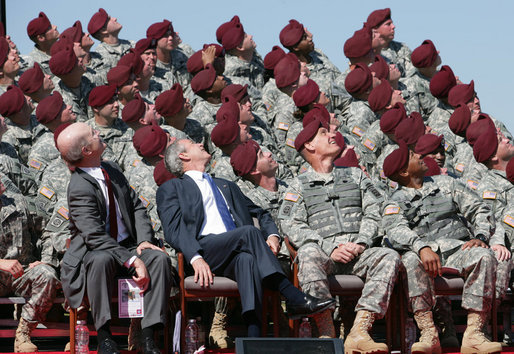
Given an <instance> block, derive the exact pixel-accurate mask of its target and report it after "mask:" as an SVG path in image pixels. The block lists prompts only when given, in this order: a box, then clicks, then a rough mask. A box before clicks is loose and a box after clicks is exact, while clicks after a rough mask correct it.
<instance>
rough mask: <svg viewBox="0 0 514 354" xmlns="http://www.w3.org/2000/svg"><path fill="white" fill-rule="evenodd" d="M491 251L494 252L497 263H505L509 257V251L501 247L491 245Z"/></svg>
mask: <svg viewBox="0 0 514 354" xmlns="http://www.w3.org/2000/svg"><path fill="white" fill-rule="evenodd" d="M491 249H492V250H493V251H494V254H495V255H496V259H497V260H499V261H506V260H508V259H510V257H511V254H510V251H509V250H508V249H507V247H505V246H503V245H492V246H491Z"/></svg>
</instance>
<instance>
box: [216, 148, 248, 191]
mask: <svg viewBox="0 0 514 354" xmlns="http://www.w3.org/2000/svg"><path fill="white" fill-rule="evenodd" d="M208 169H209V172H208V173H210V174H212V175H213V176H214V177H216V178H224V179H226V180H229V181H232V182H236V183H237V181H238V180H239V179H240V178H241V177H239V176H236V174H235V173H234V169H233V168H232V165H231V164H230V156H228V155H227V154H225V153H224V152H223V151H221V150H220V149H219V148H216V150H214V152H213V153H212V158H211V161H210V163H209V165H208Z"/></svg>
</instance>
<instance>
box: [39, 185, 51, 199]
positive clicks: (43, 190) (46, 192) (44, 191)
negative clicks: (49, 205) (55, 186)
mask: <svg viewBox="0 0 514 354" xmlns="http://www.w3.org/2000/svg"><path fill="white" fill-rule="evenodd" d="M39 193H41V194H42V195H44V196H45V197H47V198H48V199H52V197H53V196H54V195H55V192H54V191H53V190H51V189H49V188H46V187H42V188H41V189H40V190H39Z"/></svg>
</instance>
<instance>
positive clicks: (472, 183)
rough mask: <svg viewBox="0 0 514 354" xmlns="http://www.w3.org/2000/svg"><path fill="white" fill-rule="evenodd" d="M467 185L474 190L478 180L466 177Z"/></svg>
mask: <svg viewBox="0 0 514 354" xmlns="http://www.w3.org/2000/svg"><path fill="white" fill-rule="evenodd" d="M468 187H469V188H471V189H473V190H476V189H477V188H478V182H475V181H472V180H470V179H468Z"/></svg>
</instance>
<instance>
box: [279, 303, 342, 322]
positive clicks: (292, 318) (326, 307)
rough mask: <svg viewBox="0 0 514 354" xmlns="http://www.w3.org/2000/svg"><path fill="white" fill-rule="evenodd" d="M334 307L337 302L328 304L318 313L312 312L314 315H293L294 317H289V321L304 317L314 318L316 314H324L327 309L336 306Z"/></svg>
mask: <svg viewBox="0 0 514 354" xmlns="http://www.w3.org/2000/svg"><path fill="white" fill-rule="evenodd" d="M334 305H335V301H334V302H332V303H330V304H328V305H326V306H324V307H322V308H320V309H319V310H318V311H316V312H312V313H309V314H307V315H301V314H300V315H292V316H288V317H289V319H290V320H299V319H300V318H303V317H312V316H314V315H316V314H318V313H320V312H323V311H325V310H327V309H329V308H331V307H332V306H334Z"/></svg>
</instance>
